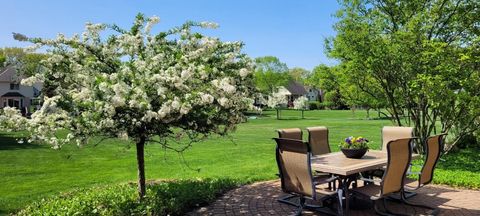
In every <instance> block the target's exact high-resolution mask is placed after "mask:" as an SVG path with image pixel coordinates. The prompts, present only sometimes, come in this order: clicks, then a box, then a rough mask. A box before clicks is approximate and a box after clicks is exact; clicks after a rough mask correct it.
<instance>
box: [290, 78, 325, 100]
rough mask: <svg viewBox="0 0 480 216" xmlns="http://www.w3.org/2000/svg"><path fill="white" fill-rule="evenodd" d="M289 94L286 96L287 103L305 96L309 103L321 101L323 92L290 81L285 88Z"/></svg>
mask: <svg viewBox="0 0 480 216" xmlns="http://www.w3.org/2000/svg"><path fill="white" fill-rule="evenodd" d="M286 89H287V90H288V91H289V92H290V95H289V96H288V101H289V102H293V101H294V100H295V99H297V98H299V97H302V96H305V97H306V98H307V99H308V100H309V101H320V102H321V101H322V98H323V92H322V90H319V89H316V88H313V87H309V86H304V85H302V84H300V83H298V82H296V81H293V80H292V81H290V82H289V83H288V85H287V87H286Z"/></svg>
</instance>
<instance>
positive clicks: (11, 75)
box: [0, 66, 21, 82]
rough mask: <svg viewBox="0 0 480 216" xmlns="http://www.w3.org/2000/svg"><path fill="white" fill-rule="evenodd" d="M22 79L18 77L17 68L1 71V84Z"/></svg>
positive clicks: (7, 68)
mask: <svg viewBox="0 0 480 216" xmlns="http://www.w3.org/2000/svg"><path fill="white" fill-rule="evenodd" d="M20 80H21V77H19V76H18V75H17V72H16V71H15V68H14V67H12V66H9V67H6V68H3V69H0V82H12V81H20Z"/></svg>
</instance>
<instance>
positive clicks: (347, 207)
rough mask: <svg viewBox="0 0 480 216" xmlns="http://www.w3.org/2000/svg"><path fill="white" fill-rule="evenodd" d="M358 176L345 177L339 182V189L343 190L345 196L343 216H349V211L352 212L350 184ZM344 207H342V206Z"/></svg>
mask: <svg viewBox="0 0 480 216" xmlns="http://www.w3.org/2000/svg"><path fill="white" fill-rule="evenodd" d="M356 177H357V176H356V175H351V176H345V177H343V178H341V179H340V180H339V184H340V185H338V188H339V189H340V188H341V189H342V190H343V194H344V196H345V209H344V210H343V209H342V213H343V214H342V215H348V213H349V210H350V192H349V189H348V188H349V187H350V183H352V180H353V179H356ZM340 200H342V199H340ZM340 206H342V205H340Z"/></svg>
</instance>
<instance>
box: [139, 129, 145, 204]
mask: <svg viewBox="0 0 480 216" xmlns="http://www.w3.org/2000/svg"><path fill="white" fill-rule="evenodd" d="M144 149H145V138H144V137H142V138H140V141H138V142H137V169H138V196H139V197H140V200H142V199H143V197H145V193H146V190H145V158H144Z"/></svg>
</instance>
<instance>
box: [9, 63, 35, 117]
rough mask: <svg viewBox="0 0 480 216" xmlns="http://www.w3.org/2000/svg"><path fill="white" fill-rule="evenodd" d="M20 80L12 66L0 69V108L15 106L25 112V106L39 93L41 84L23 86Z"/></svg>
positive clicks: (28, 105)
mask: <svg viewBox="0 0 480 216" xmlns="http://www.w3.org/2000/svg"><path fill="white" fill-rule="evenodd" d="M21 80H22V77H20V76H18V75H17V73H16V71H15V68H14V67H6V68H3V69H0V108H3V107H6V106H9V107H17V108H19V109H20V110H22V112H26V108H28V107H30V105H31V104H32V103H33V102H34V100H36V98H37V97H38V96H39V95H40V91H41V88H42V85H41V84H35V85H34V86H24V85H21V84H20V81H21Z"/></svg>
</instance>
